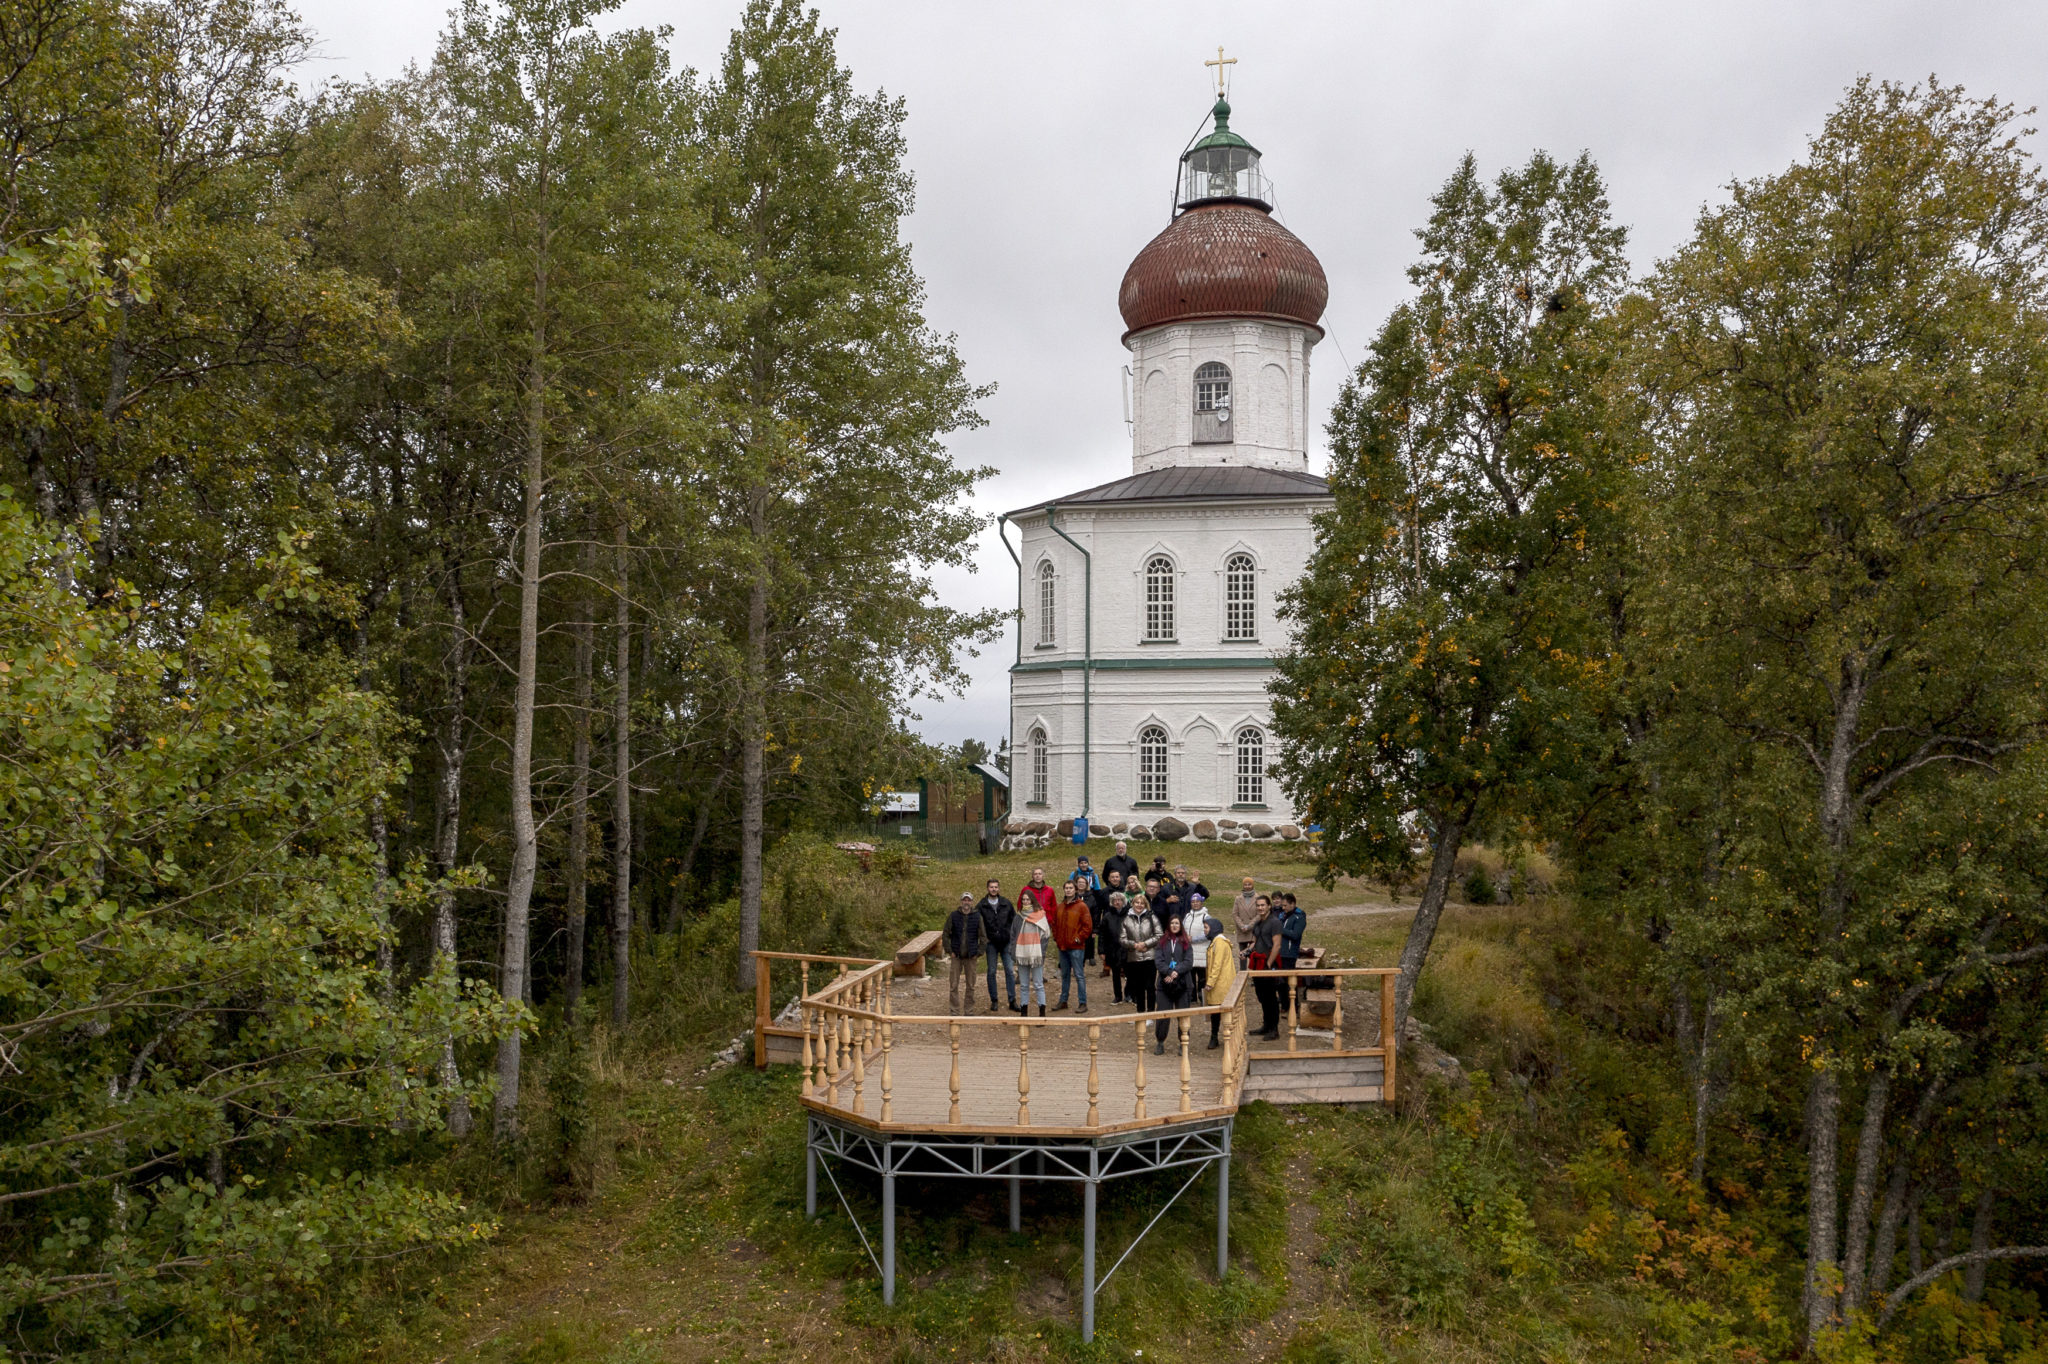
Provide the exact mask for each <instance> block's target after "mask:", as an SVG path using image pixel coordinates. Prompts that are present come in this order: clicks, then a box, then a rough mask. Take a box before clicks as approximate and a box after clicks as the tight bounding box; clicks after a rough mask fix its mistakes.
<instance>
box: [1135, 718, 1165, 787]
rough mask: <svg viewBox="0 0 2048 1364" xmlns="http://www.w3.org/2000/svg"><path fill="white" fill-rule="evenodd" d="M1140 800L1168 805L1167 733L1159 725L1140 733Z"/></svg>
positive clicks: (1148, 726)
mask: <svg viewBox="0 0 2048 1364" xmlns="http://www.w3.org/2000/svg"><path fill="white" fill-rule="evenodd" d="M1138 799H1139V800H1140V801H1141V802H1144V803H1147V804H1160V805H1163V804H1165V803H1166V731H1165V730H1163V729H1161V728H1160V727H1159V726H1157V725H1147V726H1145V728H1144V729H1142V730H1140V731H1138Z"/></svg>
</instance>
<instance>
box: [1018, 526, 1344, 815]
mask: <svg viewBox="0 0 2048 1364" xmlns="http://www.w3.org/2000/svg"><path fill="white" fill-rule="evenodd" d="M1324 505H1326V502H1325V500H1324V499H1319V498H1299V499H1261V500H1258V501H1253V502H1246V503H1239V504H1218V503H1213V502H1185V503H1170V502H1169V503H1158V504H1152V505H1138V506H1108V507H1086V506H1082V507H1073V508H1068V509H1062V510H1060V511H1059V513H1058V519H1059V525H1060V529H1062V530H1064V531H1066V532H1067V534H1069V535H1071V536H1073V537H1074V539H1075V540H1077V541H1078V542H1080V544H1081V545H1082V546H1084V547H1086V548H1087V549H1088V550H1089V551H1090V552H1091V553H1092V554H1093V556H1094V608H1095V610H1094V616H1095V635H1094V656H1095V662H1096V668H1095V672H1094V681H1093V694H1094V704H1093V706H1092V730H1093V734H1092V744H1091V745H1090V747H1091V748H1092V772H1091V773H1090V774H1089V775H1090V778H1091V785H1092V791H1091V792H1090V793H1089V796H1090V799H1089V801H1088V803H1087V804H1086V805H1084V803H1083V762H1082V755H1083V744H1082V730H1083V705H1082V668H1081V667H1080V666H1079V665H1080V664H1081V662H1082V659H1083V629H1084V623H1085V622H1084V613H1083V604H1082V593H1083V583H1084V579H1085V574H1084V565H1083V559H1082V556H1081V554H1080V553H1079V552H1078V551H1077V550H1076V549H1075V548H1074V547H1073V546H1071V545H1069V544H1067V543H1066V542H1065V541H1064V540H1062V539H1060V537H1059V536H1057V535H1055V534H1054V533H1053V532H1052V530H1051V529H1050V528H1049V527H1048V525H1047V521H1046V517H1045V516H1043V515H1037V516H1027V517H1023V518H1020V519H1019V521H1018V525H1019V528H1020V531H1021V535H1022V548H1021V554H1020V557H1021V559H1022V563H1023V574H1024V582H1025V586H1026V591H1025V593H1024V612H1025V615H1024V621H1023V631H1022V634H1023V639H1024V649H1023V658H1022V667H1021V668H1020V669H1019V670H1018V671H1016V672H1014V673H1012V675H1011V687H1010V704H1011V721H1012V731H1011V733H1012V741H1013V743H1014V745H1015V751H1016V753H1017V755H1018V765H1017V774H1018V786H1017V791H1018V793H1019V811H1018V813H1019V815H1020V816H1025V817H1029V816H1030V815H1033V814H1037V815H1039V816H1041V817H1043V818H1047V819H1064V818H1070V817H1072V816H1074V815H1077V814H1082V813H1087V814H1089V815H1090V816H1091V817H1092V818H1093V819H1094V820H1095V822H1096V823H1098V824H1106V823H1114V822H1136V823H1150V822H1151V821H1152V820H1153V819H1155V818H1157V817H1158V816H1159V815H1162V814H1168V813H1171V814H1173V815H1175V816H1177V817H1179V818H1180V819H1182V820H1184V821H1186V822H1188V823H1190V824H1192V823H1194V822H1195V821H1197V820H1200V819H1205V818H1207V819H1214V818H1235V819H1238V820H1240V821H1242V822H1246V823H1272V824H1280V823H1287V822H1291V821H1292V819H1293V817H1294V812H1293V810H1292V808H1291V807H1290V806H1289V805H1288V803H1287V800H1286V797H1285V795H1284V794H1283V793H1282V792H1281V791H1280V789H1279V785H1278V783H1276V782H1274V781H1273V780H1272V779H1271V778H1268V779H1266V781H1265V783H1264V785H1265V800H1264V802H1263V804H1264V806H1265V807H1266V808H1265V809H1264V810H1245V809H1235V808H1233V807H1235V806H1237V805H1239V804H1240V803H1239V802H1238V801H1237V799H1236V795H1237V792H1236V789H1235V776H1236V773H1235V768H1236V748H1235V745H1236V738H1237V733H1238V731H1239V729H1241V728H1242V727H1243V726H1245V725H1248V724H1249V725H1256V726H1257V727H1258V728H1259V729H1260V730H1261V731H1263V732H1265V734H1266V736H1267V739H1266V747H1267V759H1268V761H1269V762H1270V761H1271V758H1272V755H1273V748H1272V741H1271V730H1270V725H1271V715H1272V708H1271V704H1270V702H1269V699H1268V697H1267V695H1266V684H1267V683H1268V682H1269V681H1270V680H1271V679H1272V676H1273V669H1272V667H1271V665H1270V662H1269V660H1270V659H1271V657H1272V656H1273V654H1274V653H1276V652H1278V651H1280V650H1281V649H1283V648H1284V647H1285V646H1286V642H1287V641H1286V635H1285V630H1284V625H1283V622H1282V621H1281V619H1280V617H1279V614H1278V610H1277V599H1278V594H1279V593H1280V592H1281V591H1282V590H1283V589H1284V588H1286V587H1287V586H1288V585H1290V584H1292V583H1293V582H1294V581H1295V580H1296V579H1298V578H1299V577H1300V575H1301V573H1302V571H1303V569H1304V568H1305V567H1306V564H1307V560H1308V555H1309V553H1310V551H1311V549H1312V548H1313V544H1314V532H1313V529H1312V527H1311V522H1310V517H1311V516H1312V515H1313V514H1314V512H1315V511H1316V510H1318V509H1319V508H1320V507H1322V506H1324ZM1238 552H1245V553H1249V554H1251V555H1252V557H1253V560H1254V562H1255V563H1256V564H1257V567H1258V577H1257V580H1258V589H1257V610H1258V631H1259V634H1258V638H1257V639H1256V640H1252V641H1229V640H1225V639H1224V638H1223V634H1224V609H1223V608H1224V582H1223V565H1224V562H1225V560H1226V559H1227V558H1228V557H1229V556H1230V555H1232V554H1233V553H1238ZM1161 553H1163V554H1166V555H1167V556H1169V557H1170V558H1171V559H1172V560H1173V562H1174V564H1175V578H1174V582H1175V597H1176V602H1175V608H1176V610H1175V614H1176V625H1177V627H1178V628H1177V636H1176V638H1175V639H1174V640H1173V641H1172V642H1169V643H1148V642H1145V641H1144V638H1143V636H1144V602H1145V597H1144V588H1145V583H1144V565H1145V562H1146V561H1147V560H1148V559H1150V558H1151V557H1153V556H1154V555H1155V554H1161ZM1041 562H1050V563H1052V564H1053V566H1054V569H1055V572H1056V574H1057V578H1056V583H1057V587H1058V592H1057V603H1056V612H1057V618H1056V621H1055V630H1054V642H1053V644H1052V646H1050V647H1040V646H1038V644H1037V641H1038V640H1039V638H1040V628H1039V627H1040V615H1039V598H1038V591H1037V583H1038V566H1039V564H1040V563H1041ZM1060 665H1065V666H1060ZM1148 724H1157V725H1159V726H1160V727H1161V728H1163V729H1165V731H1166V733H1167V737H1168V743H1169V750H1168V808H1167V809H1155V808H1140V807H1139V806H1138V804H1137V783H1138V776H1137V769H1138V734H1139V731H1140V730H1141V729H1143V728H1144V727H1145V726H1146V725H1148ZM1034 725H1039V726H1043V728H1044V729H1045V732H1046V737H1047V740H1048V749H1049V753H1048V756H1049V760H1050V769H1051V770H1050V781H1049V783H1048V787H1049V789H1048V793H1047V794H1048V800H1047V802H1046V805H1045V806H1044V807H1043V808H1034V807H1030V806H1028V805H1027V804H1026V803H1025V802H1027V801H1028V800H1029V796H1030V792H1031V773H1030V770H1029V766H1030V754H1031V743H1030V733H1031V730H1032V728H1033V726H1034Z"/></svg>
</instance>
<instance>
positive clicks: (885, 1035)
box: [882, 1019, 895, 1122]
mask: <svg viewBox="0 0 2048 1364" xmlns="http://www.w3.org/2000/svg"><path fill="white" fill-rule="evenodd" d="M894 1031H895V1024H893V1023H891V1022H889V1021H888V1020H887V1019H884V1020H882V1121H883V1122H887V1121H889V1116H890V1114H891V1112H892V1111H893V1110H892V1109H891V1108H890V1106H889V1091H890V1089H891V1088H892V1087H893V1085H894V1083H895V1075H894V1073H893V1072H892V1071H891V1070H890V1069H889V1042H890V1040H891V1039H890V1034H891V1033H892V1032H894Z"/></svg>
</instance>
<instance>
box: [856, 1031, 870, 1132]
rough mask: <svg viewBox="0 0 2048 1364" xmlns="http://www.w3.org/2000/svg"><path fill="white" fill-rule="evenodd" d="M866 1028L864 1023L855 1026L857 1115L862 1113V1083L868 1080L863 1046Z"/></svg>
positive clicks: (865, 1054)
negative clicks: (862, 1035)
mask: <svg viewBox="0 0 2048 1364" xmlns="http://www.w3.org/2000/svg"><path fill="white" fill-rule="evenodd" d="M864 1026H865V1023H864V1022H856V1023H855V1024H854V1025H853V1111H854V1112H856V1113H858V1112H860V1111H861V1107H860V1091H861V1085H862V1082H864V1081H865V1080H866V1079H867V1078H868V1061H867V1054H868V1053H867V1048H866V1047H865V1046H863V1045H861V1029H862V1028H863V1027H864Z"/></svg>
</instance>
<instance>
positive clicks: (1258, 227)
mask: <svg viewBox="0 0 2048 1364" xmlns="http://www.w3.org/2000/svg"><path fill="white" fill-rule="evenodd" d="M1329 301H1330V282H1329V280H1328V279H1327V278H1326V277H1325V276H1324V274H1323V266H1322V262H1320V261H1318V260H1317V259H1316V253H1315V252H1313V251H1311V250H1309V249H1308V246H1307V245H1306V244H1305V243H1304V242H1303V241H1302V240H1301V238H1299V237H1297V236H1295V235H1294V234H1293V233H1292V232H1289V231H1288V230H1287V229H1286V228H1285V227H1283V226H1281V225H1280V224H1279V223H1276V222H1274V221H1273V219H1272V218H1271V217H1270V216H1268V215H1267V214H1266V212H1265V211H1264V208H1263V206H1255V205H1254V204H1253V203H1251V202H1249V201H1245V200H1236V199H1201V200H1195V201H1194V202H1193V203H1192V204H1191V205H1190V206H1189V207H1188V209H1187V211H1186V212H1184V213H1182V214H1181V215H1180V216H1179V217H1178V218H1175V219H1174V220H1173V221H1172V222H1171V223H1168V224H1167V225H1166V229H1165V230H1164V231H1162V232H1161V233H1160V234H1159V235H1158V236H1156V237H1154V238H1153V239H1152V240H1151V241H1149V242H1147V243H1146V244H1145V249H1144V250H1142V251H1140V252H1139V253H1138V254H1137V256H1136V257H1135V258H1134V259H1133V260H1132V261H1131V264H1130V268H1129V269H1128V270H1126V271H1124V280H1123V285H1122V287H1121V288H1120V289H1119V290H1118V291H1117V308H1118V310H1119V311H1121V312H1122V313H1123V316H1124V326H1125V328H1126V330H1125V332H1124V339H1126V340H1129V339H1130V338H1131V337H1132V336H1133V335H1135V334H1136V333H1138V332H1141V331H1148V330H1150V329H1151V328H1153V327H1160V326H1164V325H1166V324H1167V323H1169V322H1188V321H1192V320H1195V319H1197V318H1232V319H1236V318H1245V319H1252V318H1271V319H1273V320H1274V321H1277V322H1296V323H1300V324H1301V325H1303V326H1307V327H1315V328H1316V335H1317V336H1319V337H1320V336H1321V335H1322V328H1321V327H1320V326H1318V325H1317V324H1318V322H1319V321H1320V320H1321V318H1322V315H1323V308H1324V307H1325V306H1326V305H1327V304H1328V303H1329Z"/></svg>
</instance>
